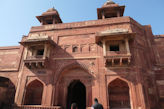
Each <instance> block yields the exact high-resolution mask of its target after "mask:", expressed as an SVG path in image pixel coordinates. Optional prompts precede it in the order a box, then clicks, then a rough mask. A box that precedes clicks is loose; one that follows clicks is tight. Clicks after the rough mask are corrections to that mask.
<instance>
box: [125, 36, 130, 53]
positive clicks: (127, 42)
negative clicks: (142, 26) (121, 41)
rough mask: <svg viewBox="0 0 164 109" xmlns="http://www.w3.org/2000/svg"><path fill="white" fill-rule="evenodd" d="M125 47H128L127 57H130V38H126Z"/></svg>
mask: <svg viewBox="0 0 164 109" xmlns="http://www.w3.org/2000/svg"><path fill="white" fill-rule="evenodd" d="M125 47H126V50H127V55H130V48H129V40H128V38H125Z"/></svg>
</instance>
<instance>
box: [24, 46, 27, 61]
mask: <svg viewBox="0 0 164 109" xmlns="http://www.w3.org/2000/svg"><path fill="white" fill-rule="evenodd" d="M27 54H28V46H26V47H25V51H24V59H27Z"/></svg>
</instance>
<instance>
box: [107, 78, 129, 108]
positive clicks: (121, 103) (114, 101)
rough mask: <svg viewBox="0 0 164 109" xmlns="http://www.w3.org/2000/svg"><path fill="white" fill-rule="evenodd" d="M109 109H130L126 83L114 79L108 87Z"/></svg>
mask: <svg viewBox="0 0 164 109" xmlns="http://www.w3.org/2000/svg"><path fill="white" fill-rule="evenodd" d="M108 94H109V107H110V109H130V97H129V86H128V84H127V83H126V82H124V81H122V80H120V79H116V80H114V81H113V82H111V83H110V84H109V86H108Z"/></svg>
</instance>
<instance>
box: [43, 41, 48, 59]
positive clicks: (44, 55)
mask: <svg viewBox="0 0 164 109" xmlns="http://www.w3.org/2000/svg"><path fill="white" fill-rule="evenodd" d="M47 47H48V46H47V44H45V45H44V54H43V59H46V57H47Z"/></svg>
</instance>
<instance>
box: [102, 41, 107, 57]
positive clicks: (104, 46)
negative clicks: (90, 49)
mask: <svg viewBox="0 0 164 109" xmlns="http://www.w3.org/2000/svg"><path fill="white" fill-rule="evenodd" d="M102 42H103V55H104V56H106V44H105V40H103V41H102Z"/></svg>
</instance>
